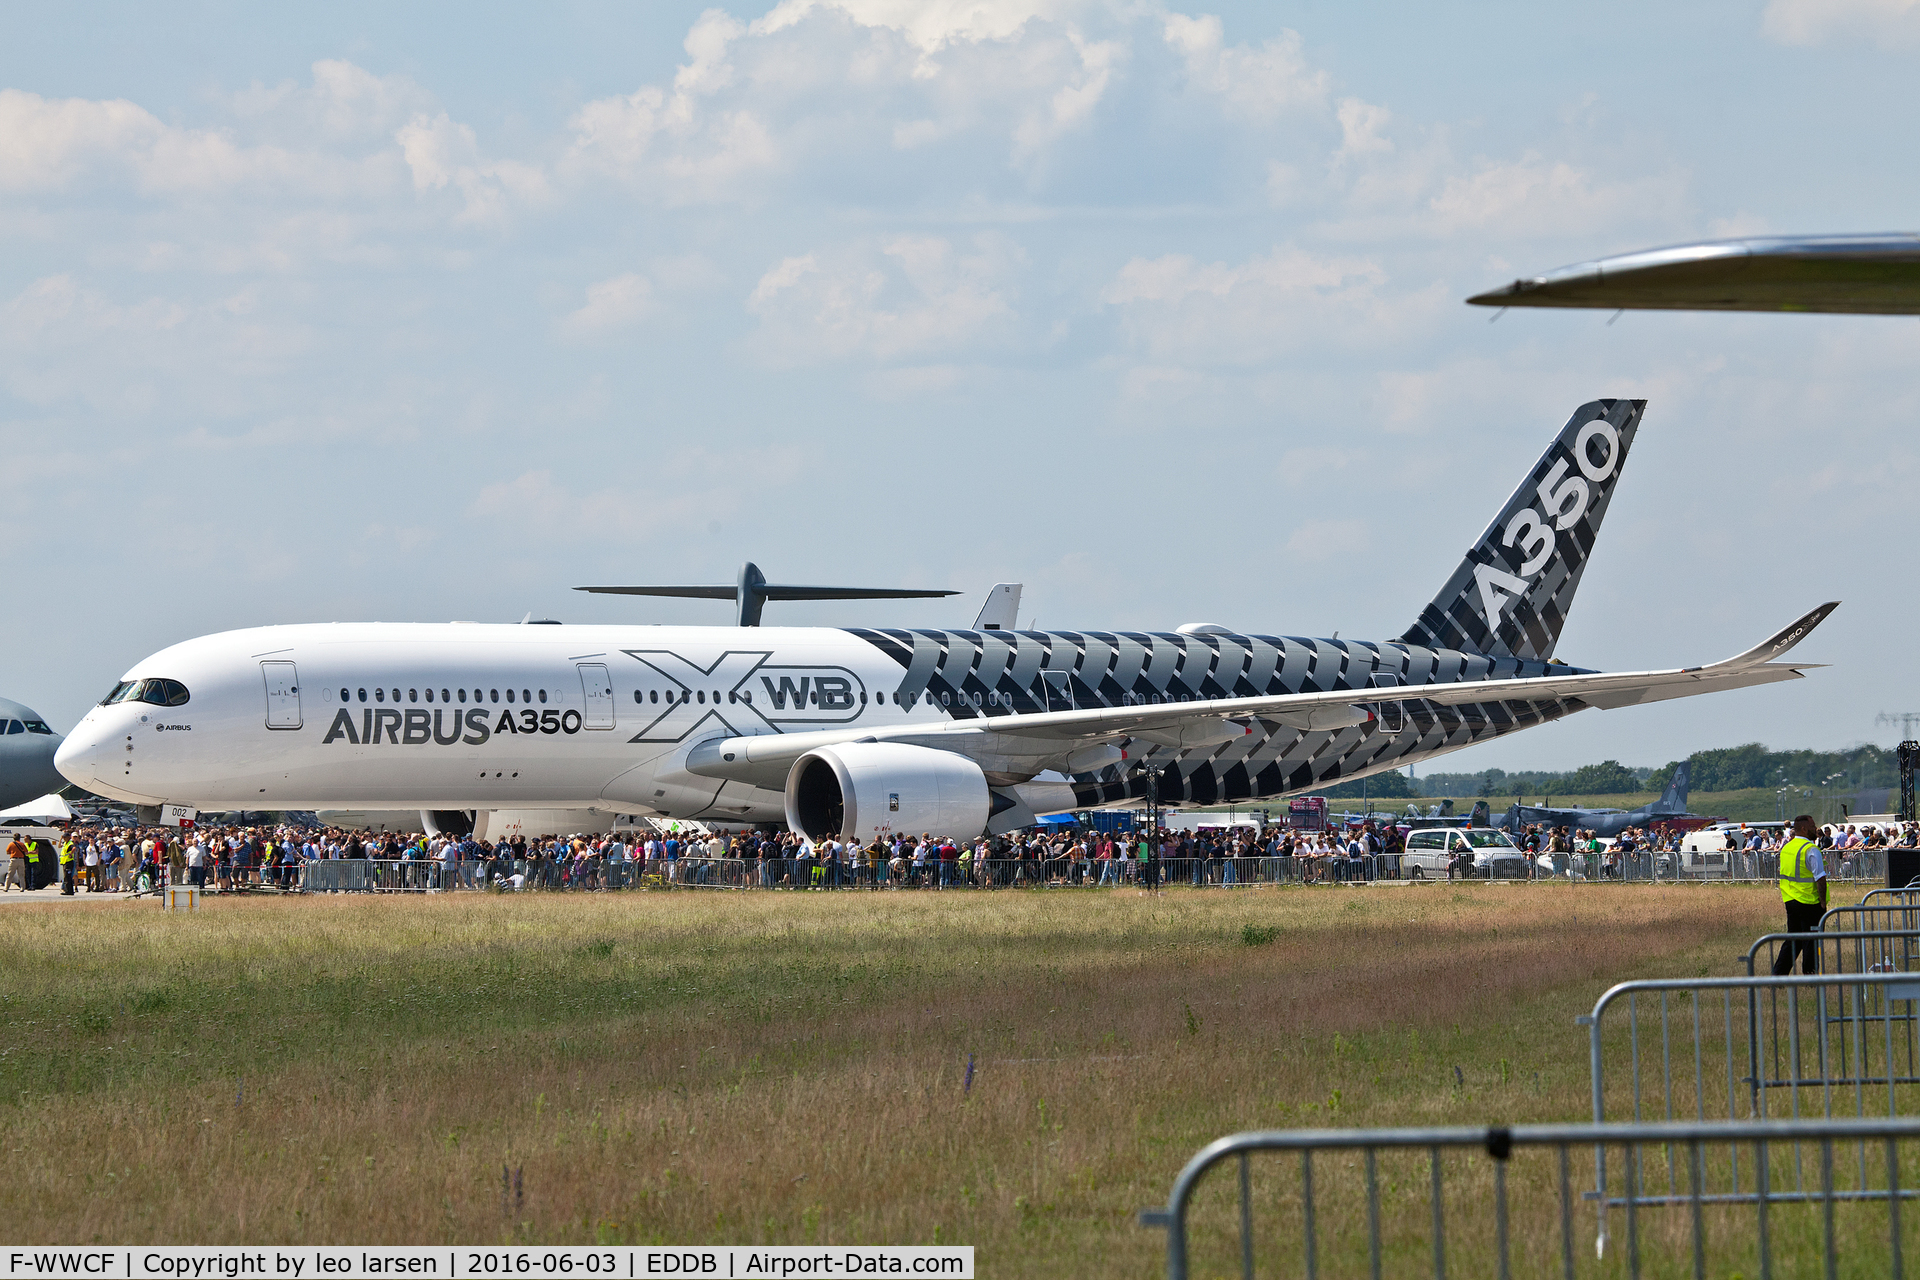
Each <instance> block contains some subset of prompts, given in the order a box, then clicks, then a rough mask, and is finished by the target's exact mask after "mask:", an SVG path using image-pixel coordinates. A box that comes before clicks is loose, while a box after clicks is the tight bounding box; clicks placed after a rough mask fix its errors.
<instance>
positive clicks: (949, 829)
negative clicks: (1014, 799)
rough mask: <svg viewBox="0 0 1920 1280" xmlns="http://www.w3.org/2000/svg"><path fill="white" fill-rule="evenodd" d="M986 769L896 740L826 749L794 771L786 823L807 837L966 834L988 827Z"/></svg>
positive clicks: (801, 760)
mask: <svg viewBox="0 0 1920 1280" xmlns="http://www.w3.org/2000/svg"><path fill="white" fill-rule="evenodd" d="M992 804H993V798H992V796H991V794H990V793H989V791H988V788H987V775H986V774H984V773H982V772H981V771H980V766H979V765H977V764H975V763H974V762H973V761H971V760H969V759H967V758H966V757H965V756H959V755H955V754H953V753H952V752H951V751H935V750H934V749H933V748H931V747H912V746H907V745H905V744H903V743H893V742H848V743H842V744H839V745H837V746H831V747H819V748H816V749H815V750H812V751H809V752H807V754H805V755H803V756H801V757H800V758H799V759H798V760H796V761H794V762H793V768H792V769H790V770H789V771H788V772H787V825H788V826H789V827H791V828H793V829H794V830H795V831H798V832H800V833H801V834H802V835H805V836H806V837H807V838H808V839H814V840H817V839H820V838H822V837H825V836H834V835H848V836H853V837H856V838H858V839H861V840H870V839H872V838H873V837H874V836H875V835H877V834H880V833H881V832H887V831H899V832H904V833H907V834H919V833H921V832H931V833H932V834H934V835H937V836H939V835H945V836H953V837H954V838H956V839H961V840H966V839H971V838H972V837H974V836H977V835H979V834H980V833H981V832H982V831H984V830H986V827H987V816H988V814H989V813H990V812H991V811H992Z"/></svg>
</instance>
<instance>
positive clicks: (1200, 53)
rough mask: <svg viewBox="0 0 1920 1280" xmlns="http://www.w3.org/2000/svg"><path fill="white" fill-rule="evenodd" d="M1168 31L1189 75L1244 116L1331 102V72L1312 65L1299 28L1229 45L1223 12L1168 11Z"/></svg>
mask: <svg viewBox="0 0 1920 1280" xmlns="http://www.w3.org/2000/svg"><path fill="white" fill-rule="evenodd" d="M1164 34H1165V37H1166V41H1167V44H1168V45H1169V46H1171V47H1172V48H1173V49H1174V51H1175V52H1177V53H1178V54H1179V55H1180V56H1181V59H1182V60H1183V61H1184V63H1185V64H1186V71H1187V79H1188V81H1189V82H1190V83H1192V84H1194V85H1197V86H1198V87H1200V88H1201V89H1204V90H1206V91H1207V92H1209V93H1213V94H1217V95H1218V96H1219V97H1220V98H1221V99H1222V100H1223V101H1225V102H1226V104H1227V106H1228V108H1229V109H1230V110H1231V111H1232V112H1233V113H1234V114H1236V115H1239V116H1241V117H1243V118H1246V119H1251V120H1258V121H1267V120H1272V119H1273V118H1274V117H1276V116H1278V115H1279V114H1280V113H1281V112H1283V111H1286V110H1287V109H1289V108H1293V107H1318V106H1321V105H1323V104H1324V103H1325V102H1326V98H1327V90H1328V86H1329V84H1330V83H1331V80H1330V77H1329V76H1328V75H1327V73H1326V72H1324V71H1316V70H1314V69H1313V68H1311V67H1309V66H1308V65H1307V60H1306V56H1305V54H1304V53H1303V52H1302V49H1303V42H1302V41H1301V39H1300V33H1299V32H1297V31H1291V30H1288V31H1282V32H1281V33H1280V34H1279V35H1277V36H1274V37H1273V38H1272V39H1271V40H1268V41H1267V42H1266V43H1264V44H1261V45H1258V46H1253V45H1245V44H1236V45H1229V44H1228V43H1227V42H1226V28H1225V26H1224V24H1222V23H1221V21H1220V19H1219V18H1216V17H1213V16H1211V15H1208V16H1203V17H1199V18H1190V17H1187V16H1186V15H1184V14H1178V13H1175V14H1169V15H1168V16H1167V20H1166V26H1165V28H1164Z"/></svg>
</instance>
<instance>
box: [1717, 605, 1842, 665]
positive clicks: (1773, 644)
mask: <svg viewBox="0 0 1920 1280" xmlns="http://www.w3.org/2000/svg"><path fill="white" fill-rule="evenodd" d="M1839 607H1840V602H1839V601H1838V600H1829V601H1827V602H1826V603H1825V604H1823V605H1821V606H1820V607H1819V608H1818V609H1814V610H1812V611H1811V612H1809V613H1807V614H1806V615H1804V616H1803V617H1800V618H1798V619H1796V620H1794V621H1793V622H1790V623H1788V624H1787V625H1786V626H1784V627H1782V628H1780V630H1778V631H1776V632H1774V633H1773V634H1772V635H1771V636H1768V637H1767V638H1766V639H1765V640H1762V641H1761V642H1760V643H1759V644H1757V645H1755V646H1753V648H1751V649H1749V650H1747V651H1746V652H1745V653H1743V654H1740V655H1739V656H1738V657H1734V658H1728V659H1727V660H1726V661H1724V662H1716V663H1714V664H1713V665H1712V666H1709V667H1703V668H1701V669H1702V670H1703V671H1733V670H1738V669H1741V668H1744V667H1757V666H1759V665H1760V664H1761V663H1763V662H1771V661H1772V660H1773V659H1775V658H1777V657H1779V656H1780V655H1781V654H1783V653H1785V652H1786V651H1787V650H1789V649H1791V648H1793V646H1795V645H1797V644H1799V643H1800V642H1801V641H1802V640H1804V639H1806V638H1807V634H1808V633H1809V632H1811V631H1812V630H1813V629H1814V628H1815V627H1817V626H1819V625H1820V624H1821V623H1823V622H1825V621H1826V620H1827V615H1828V614H1830V613H1832V612H1833V611H1834V610H1835V609H1838V608H1839Z"/></svg>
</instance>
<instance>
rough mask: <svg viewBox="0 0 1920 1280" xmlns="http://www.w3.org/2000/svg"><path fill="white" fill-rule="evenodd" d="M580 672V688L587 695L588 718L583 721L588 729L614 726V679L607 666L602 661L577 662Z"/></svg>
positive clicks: (576, 665) (576, 666) (576, 667)
mask: <svg viewBox="0 0 1920 1280" xmlns="http://www.w3.org/2000/svg"><path fill="white" fill-rule="evenodd" d="M575 669H576V670H577V671H579V673H580V688H581V690H582V691H583V692H585V694H586V696H587V704H586V705H587V710H586V719H585V720H584V721H583V722H582V723H583V724H584V726H585V727H586V728H588V729H611V728H613V681H612V680H611V679H610V678H609V677H608V675H607V667H606V664H605V663H602V662H581V663H576V664H575Z"/></svg>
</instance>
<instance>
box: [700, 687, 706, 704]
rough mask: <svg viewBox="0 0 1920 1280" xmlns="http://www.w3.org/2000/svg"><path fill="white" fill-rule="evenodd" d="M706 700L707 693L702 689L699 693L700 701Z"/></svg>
mask: <svg viewBox="0 0 1920 1280" xmlns="http://www.w3.org/2000/svg"><path fill="white" fill-rule="evenodd" d="M706 700H707V691H706V690H705V689H702V690H701V691H700V701H702V702H705V701H706Z"/></svg>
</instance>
